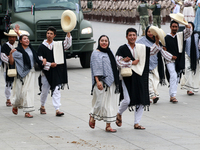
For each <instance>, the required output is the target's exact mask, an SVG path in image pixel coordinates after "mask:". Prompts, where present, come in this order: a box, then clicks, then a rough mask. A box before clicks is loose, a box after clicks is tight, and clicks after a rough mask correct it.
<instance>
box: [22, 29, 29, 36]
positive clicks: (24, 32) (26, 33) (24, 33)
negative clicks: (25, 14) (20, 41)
mask: <svg viewBox="0 0 200 150" xmlns="http://www.w3.org/2000/svg"><path fill="white" fill-rule="evenodd" d="M19 34H20V36H22V35H26V36H30V33H29V32H28V31H25V30H19Z"/></svg>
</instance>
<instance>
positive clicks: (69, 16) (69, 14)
mask: <svg viewBox="0 0 200 150" xmlns="http://www.w3.org/2000/svg"><path fill="white" fill-rule="evenodd" d="M75 26H76V15H75V13H74V12H73V11H71V10H65V11H64V12H63V13H62V16H61V27H62V30H63V31H64V32H70V31H72V30H73V29H74V28H75Z"/></svg>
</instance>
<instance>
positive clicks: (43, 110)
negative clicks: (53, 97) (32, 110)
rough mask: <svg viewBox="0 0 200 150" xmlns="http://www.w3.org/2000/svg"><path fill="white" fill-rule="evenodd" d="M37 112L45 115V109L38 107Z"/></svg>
mask: <svg viewBox="0 0 200 150" xmlns="http://www.w3.org/2000/svg"><path fill="white" fill-rule="evenodd" d="M39 110H40V114H42V115H45V114H47V113H46V110H45V108H42V107H40V109H39Z"/></svg>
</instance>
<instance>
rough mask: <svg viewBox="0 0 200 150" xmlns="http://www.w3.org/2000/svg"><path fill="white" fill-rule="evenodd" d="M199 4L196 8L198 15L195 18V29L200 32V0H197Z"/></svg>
mask: <svg viewBox="0 0 200 150" xmlns="http://www.w3.org/2000/svg"><path fill="white" fill-rule="evenodd" d="M197 5H198V8H197V10H196V16H195V19H194V26H195V28H194V31H197V32H199V33H200V0H198V1H197Z"/></svg>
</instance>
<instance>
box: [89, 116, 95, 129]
mask: <svg viewBox="0 0 200 150" xmlns="http://www.w3.org/2000/svg"><path fill="white" fill-rule="evenodd" d="M91 119H92V116H91V115H90V119H89V126H90V128H92V129H94V128H95V122H94V123H93V122H92V121H90V120H91ZM94 121H95V120H94Z"/></svg>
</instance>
